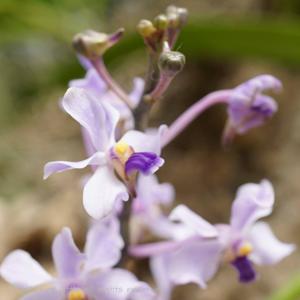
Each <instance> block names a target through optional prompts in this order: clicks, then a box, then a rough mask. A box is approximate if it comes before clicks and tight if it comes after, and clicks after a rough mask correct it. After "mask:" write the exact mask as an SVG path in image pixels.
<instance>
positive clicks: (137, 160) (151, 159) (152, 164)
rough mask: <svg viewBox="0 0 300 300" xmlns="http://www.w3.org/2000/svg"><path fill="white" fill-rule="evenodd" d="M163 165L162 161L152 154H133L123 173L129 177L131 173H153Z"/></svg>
mask: <svg viewBox="0 0 300 300" xmlns="http://www.w3.org/2000/svg"><path fill="white" fill-rule="evenodd" d="M163 163H164V160H163V159H162V158H161V157H159V156H158V155H156V154H155V153H153V152H136V153H133V154H132V155H131V156H130V157H129V159H128V160H127V162H126V164H125V172H126V174H127V175H129V174H130V173H131V172H133V171H140V172H141V173H143V174H146V175H147V174H150V173H155V172H156V171H157V170H158V168H159V167H161V166H162V165H163Z"/></svg>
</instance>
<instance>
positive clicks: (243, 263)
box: [231, 256, 256, 283]
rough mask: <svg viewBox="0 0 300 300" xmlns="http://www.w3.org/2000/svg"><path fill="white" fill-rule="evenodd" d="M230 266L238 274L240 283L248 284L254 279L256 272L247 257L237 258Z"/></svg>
mask: <svg viewBox="0 0 300 300" xmlns="http://www.w3.org/2000/svg"><path fill="white" fill-rule="evenodd" d="M231 264H232V266H233V267H234V268H235V269H236V270H237V272H238V273H239V281H240V282H242V283H249V282H252V281H254V280H255V279H256V272H255V270H254V268H253V265H252V262H251V261H250V260H249V259H248V257H247V256H239V257H237V258H236V259H235V260H234V261H232V262H231Z"/></svg>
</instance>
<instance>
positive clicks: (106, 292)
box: [88, 269, 152, 300]
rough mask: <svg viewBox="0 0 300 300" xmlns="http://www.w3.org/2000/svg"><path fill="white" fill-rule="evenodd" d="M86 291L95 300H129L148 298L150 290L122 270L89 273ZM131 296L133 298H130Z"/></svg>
mask: <svg viewBox="0 0 300 300" xmlns="http://www.w3.org/2000/svg"><path fill="white" fill-rule="evenodd" d="M88 285H89V286H88V289H89V290H90V294H91V295H94V297H95V298H96V299H105V300H129V299H130V300H131V299H137V298H136V297H135V296H137V295H139V296H140V298H139V299H145V300H146V299H152V298H149V291H151V290H149V289H150V288H149V287H148V285H146V284H145V283H143V282H140V281H138V280H137V278H136V277H135V276H134V275H133V274H132V273H130V272H128V271H126V270H122V269H113V270H108V271H106V272H98V273H96V274H93V273H90V275H89V278H88ZM131 295H132V296H134V297H133V298H131Z"/></svg>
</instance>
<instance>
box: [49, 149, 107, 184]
mask: <svg viewBox="0 0 300 300" xmlns="http://www.w3.org/2000/svg"><path fill="white" fill-rule="evenodd" d="M105 163H106V156H105V153H104V152H96V153H95V154H93V155H92V156H91V157H89V158H87V159H85V160H81V161H76V162H72V161H52V162H49V163H47V164H46V165H45V167H44V179H47V178H48V177H49V176H50V175H52V174H54V173H61V172H64V171H67V170H72V169H83V168H85V167H87V166H89V165H91V166H96V165H97V166H98V165H103V164H105Z"/></svg>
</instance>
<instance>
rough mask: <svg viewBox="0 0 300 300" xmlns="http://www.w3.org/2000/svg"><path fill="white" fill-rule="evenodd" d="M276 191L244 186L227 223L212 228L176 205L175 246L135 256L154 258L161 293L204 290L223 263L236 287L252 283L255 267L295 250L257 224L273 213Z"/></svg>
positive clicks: (145, 249)
mask: <svg viewBox="0 0 300 300" xmlns="http://www.w3.org/2000/svg"><path fill="white" fill-rule="evenodd" d="M273 204H274V190H273V187H272V185H271V183H270V182H269V181H267V180H263V181H261V182H260V183H259V184H254V183H248V184H245V185H242V186H241V187H240V188H239V189H238V191H237V195H236V199H235V200H234V202H233V205H232V211H231V219H230V224H217V225H211V224H210V223H208V222H207V221H206V220H204V219H203V218H201V217H200V216H199V215H197V214H196V213H194V212H193V211H191V210H190V209H189V208H188V207H186V206H184V205H179V206H177V207H176V208H175V209H174V210H173V211H172V212H171V214H170V220H172V221H176V222H177V223H179V224H181V226H182V228H181V230H176V231H174V237H173V241H169V242H160V243H156V244H155V243H154V244H148V245H147V244H145V245H141V246H134V247H132V248H131V250H130V252H131V254H132V255H136V256H152V259H151V266H152V271H153V273H154V274H155V277H156V278H162V277H163V279H159V280H158V281H159V282H164V285H163V287H162V291H161V292H162V293H163V294H167V295H168V294H169V293H170V290H171V286H172V285H174V284H186V283H189V282H194V283H196V284H198V285H199V286H200V287H205V286H206V282H207V281H208V280H210V279H211V278H212V277H213V276H214V274H215V273H216V271H217V270H218V267H219V265H220V264H221V262H224V261H225V262H228V263H230V264H231V265H232V266H233V267H234V268H235V269H236V271H237V272H238V274H239V281H240V282H244V283H246V282H251V281H253V280H255V279H256V272H255V269H254V267H253V263H255V264H258V265H272V264H276V263H278V262H279V261H280V260H282V259H283V258H284V257H286V256H288V255H290V254H291V253H292V252H293V251H294V249H295V246H294V245H291V244H285V243H282V242H280V241H279V240H277V238H276V237H275V236H274V234H273V233H272V231H271V229H270V227H269V225H267V224H266V223H265V222H262V221H258V219H260V218H262V217H266V216H268V215H270V214H271V212H272V209H273ZM166 282H167V283H166Z"/></svg>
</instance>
